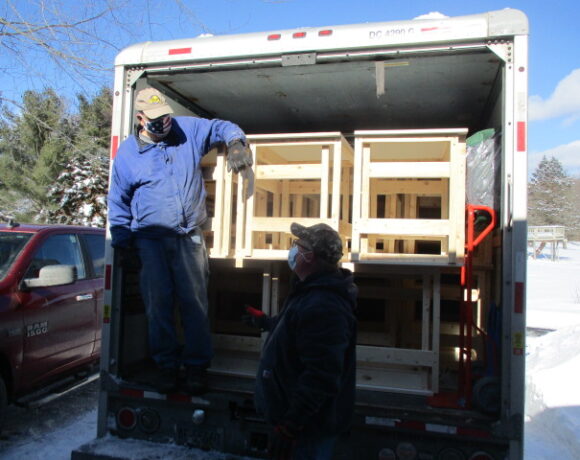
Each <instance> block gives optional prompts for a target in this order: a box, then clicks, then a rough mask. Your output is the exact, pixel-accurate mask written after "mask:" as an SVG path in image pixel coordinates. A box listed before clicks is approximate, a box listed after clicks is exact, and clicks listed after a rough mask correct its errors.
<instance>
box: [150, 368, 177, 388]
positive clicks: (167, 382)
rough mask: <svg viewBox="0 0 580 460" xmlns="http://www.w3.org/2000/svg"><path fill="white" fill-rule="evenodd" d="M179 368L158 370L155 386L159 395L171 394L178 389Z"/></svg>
mask: <svg viewBox="0 0 580 460" xmlns="http://www.w3.org/2000/svg"><path fill="white" fill-rule="evenodd" d="M177 375H178V372H177V368H174V367H162V368H160V369H159V370H158V372H157V375H156V377H155V379H154V381H153V386H154V387H155V388H156V389H157V391H159V393H171V392H172V391H175V390H176V389H177Z"/></svg>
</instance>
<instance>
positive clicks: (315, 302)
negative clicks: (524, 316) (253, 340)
mask: <svg viewBox="0 0 580 460" xmlns="http://www.w3.org/2000/svg"><path fill="white" fill-rule="evenodd" d="M291 231H292V233H293V234H294V235H295V236H297V237H298V240H296V241H295V243H294V245H293V247H292V249H291V250H290V251H289V254H288V263H289V265H290V268H291V269H292V271H293V272H294V274H295V275H296V277H295V279H294V282H293V284H292V286H291V291H290V293H289V295H288V297H287V298H286V300H285V302H284V306H283V309H282V311H281V313H280V314H279V315H277V316H275V317H269V316H267V315H265V314H263V312H262V311H260V310H256V309H253V308H251V307H248V308H247V313H248V315H247V316H246V317H245V321H246V322H249V323H250V324H253V325H254V326H257V327H260V328H261V329H262V330H267V331H270V333H269V334H268V338H267V339H266V342H265V344H264V347H263V349H262V356H261V358H260V365H259V368H258V374H257V377H256V393H255V403H256V408H257V409H258V411H259V412H261V413H263V414H264V416H265V419H266V421H267V422H268V423H270V424H271V425H272V427H273V431H272V435H271V437H270V446H269V454H270V458H274V459H281V460H290V459H294V460H328V459H330V458H332V452H333V448H334V444H335V443H336V441H337V439H338V436H339V435H340V434H342V433H344V432H345V431H347V430H348V429H349V427H350V423H351V419H352V414H353V410H354V399H355V398H354V397H355V379H356V377H355V367H356V357H355V349H356V319H355V310H356V297H357V293H358V290H357V287H356V286H355V284H354V282H353V276H352V273H351V272H350V271H349V270H346V269H340V268H338V261H339V260H340V259H341V257H342V243H341V240H340V237H339V235H338V233H337V232H336V231H335V230H333V229H332V228H331V227H329V226H328V225H326V224H316V225H313V226H311V227H304V226H302V225H299V224H297V223H293V224H292V226H291Z"/></svg>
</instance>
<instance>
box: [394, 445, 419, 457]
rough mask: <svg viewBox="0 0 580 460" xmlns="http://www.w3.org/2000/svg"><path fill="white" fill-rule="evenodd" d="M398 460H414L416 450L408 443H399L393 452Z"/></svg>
mask: <svg viewBox="0 0 580 460" xmlns="http://www.w3.org/2000/svg"><path fill="white" fill-rule="evenodd" d="M395 452H396V454H397V459H398V460H415V459H416V458H417V448H416V447H415V446H414V445H413V444H411V443H410V442H400V443H399V444H397V449H396V450H395Z"/></svg>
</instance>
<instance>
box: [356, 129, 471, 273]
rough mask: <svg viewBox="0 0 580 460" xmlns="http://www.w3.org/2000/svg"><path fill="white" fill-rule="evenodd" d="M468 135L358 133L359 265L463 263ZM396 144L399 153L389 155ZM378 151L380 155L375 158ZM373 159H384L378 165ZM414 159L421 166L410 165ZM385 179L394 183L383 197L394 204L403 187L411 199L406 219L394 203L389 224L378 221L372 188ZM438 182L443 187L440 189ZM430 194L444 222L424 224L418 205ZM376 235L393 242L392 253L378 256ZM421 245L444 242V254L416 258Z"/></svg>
mask: <svg viewBox="0 0 580 460" xmlns="http://www.w3.org/2000/svg"><path fill="white" fill-rule="evenodd" d="M466 134H467V129H463V128H462V129H432V130H391V131H355V161H354V179H353V190H354V193H353V205H352V207H353V224H352V247H351V259H352V260H353V261H368V262H375V263H397V264H418V265H461V264H462V263H463V255H464V245H465V157H466V149H465V135H466ZM394 144H397V149H395V148H391V149H389V146H392V145H394ZM375 150H376V151H377V152H379V153H380V155H379V154H375ZM397 150H401V152H398V151H397ZM423 150H424V151H425V153H424V154H423V153H422V151H423ZM373 156H377V157H379V156H382V157H383V158H380V159H379V160H378V161H377V159H376V158H373ZM409 157H410V159H412V160H415V161H408V160H409ZM385 160H386V161H385ZM384 179H389V183H388V184H387V185H384V184H383V185H381V186H379V187H382V189H380V190H381V192H382V193H385V194H387V195H390V198H389V199H391V200H392V199H393V198H392V196H393V195H394V192H393V191H394V190H395V189H396V188H397V187H401V189H400V190H399V191H398V192H397V193H398V194H403V195H404V196H409V197H410V198H409V200H408V202H407V203H406V204H405V209H404V210H403V211H402V214H403V215H404V218H398V217H396V214H395V213H394V211H393V205H392V203H391V205H390V212H389V213H388V215H386V217H385V218H377V217H376V216H375V214H376V212H375V211H374V209H375V208H374V206H376V200H377V195H378V194H379V193H377V190H372V188H373V187H372V185H373V181H374V182H375V183H376V182H377V181H379V180H384ZM435 181H438V182H439V184H438V185H437V186H435V185H434V184H435ZM405 182H406V183H405ZM389 189H390V190H389ZM389 191H390V192H391V193H388V192H389ZM430 192H432V193H434V194H437V195H439V196H440V197H441V213H442V218H441V219H418V218H417V210H416V204H413V203H416V197H417V196H418V195H420V194H427V193H430ZM369 235H371V236H370V237H369ZM372 235H380V236H381V237H382V238H384V239H385V240H386V241H387V242H388V243H387V245H386V247H387V252H379V251H377V250H376V247H375V245H374V242H375V239H376V238H375V239H373V236H372ZM395 240H404V241H405V243H404V247H405V250H404V251H403V252H396V251H395V247H394V244H393V243H394V241H395ZM417 240H436V241H440V242H441V254H439V255H437V254H432V255H425V254H413V253H412V251H411V245H412V244H413V242H414V241H417Z"/></svg>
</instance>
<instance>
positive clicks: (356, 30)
mask: <svg viewBox="0 0 580 460" xmlns="http://www.w3.org/2000/svg"><path fill="white" fill-rule="evenodd" d="M527 33H528V19H527V17H526V15H525V14H524V13H523V12H521V11H519V10H516V9H511V8H506V9H503V10H498V11H491V12H486V13H481V14H474V15H468V16H457V17H448V18H440V19H414V20H407V21H394V22H372V23H364V24H354V25H340V26H329V27H303V28H297V29H288V30H283V31H270V32H256V33H247V34H237V35H220V36H208V35H202V36H198V37H195V38H187V39H179V40H169V41H158V42H152V41H148V42H143V43H137V44H135V45H132V46H129V47H127V48H125V49H124V50H122V51H121V52H120V53H119V54H118V55H117V58H116V60H115V65H137V64H151V63H155V62H157V63H170V62H171V63H176V64H177V63H179V62H183V61H204V60H215V59H227V58H234V57H238V58H241V57H249V56H267V55H279V54H281V53H282V54H286V53H299V52H303V51H305V50H317V51H329V50H341V49H342V50H346V49H349V50H352V49H357V48H358V49H364V48H369V47H376V46H385V45H392V44H411V43H438V42H442V41H445V42H448V41H450V40H451V41H453V40H465V39H472V40H475V39H483V38H490V37H502V36H513V35H521V34H527Z"/></svg>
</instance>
